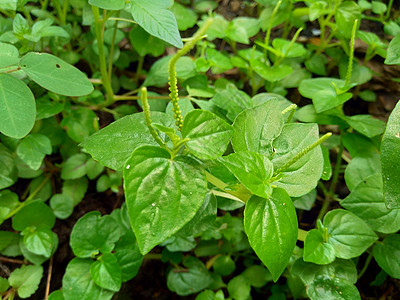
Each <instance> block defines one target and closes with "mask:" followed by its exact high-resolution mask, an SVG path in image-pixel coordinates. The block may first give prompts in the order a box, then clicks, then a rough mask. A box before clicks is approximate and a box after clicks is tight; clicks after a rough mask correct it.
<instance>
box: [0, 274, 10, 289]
mask: <svg viewBox="0 0 400 300" xmlns="http://www.w3.org/2000/svg"><path fill="white" fill-rule="evenodd" d="M9 287H10V284H9V283H8V280H7V279H6V278H3V277H0V293H4V292H6V291H7V290H8V288H9Z"/></svg>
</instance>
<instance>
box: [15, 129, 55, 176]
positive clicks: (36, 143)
mask: <svg viewBox="0 0 400 300" xmlns="http://www.w3.org/2000/svg"><path fill="white" fill-rule="evenodd" d="M16 152H17V155H18V156H19V157H20V158H21V159H22V161H24V162H25V163H26V164H27V165H28V166H29V167H30V168H31V169H32V170H38V169H39V168H40V166H41V164H42V161H43V158H44V157H45V156H46V154H47V155H49V154H51V152H52V147H51V141H50V139H49V138H48V137H47V136H45V135H43V134H39V133H34V134H30V135H28V136H27V137H25V138H24V139H23V140H22V141H21V143H20V144H19V145H18V147H17V151H16Z"/></svg>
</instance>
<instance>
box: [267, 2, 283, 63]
mask: <svg viewBox="0 0 400 300" xmlns="http://www.w3.org/2000/svg"><path fill="white" fill-rule="evenodd" d="M281 4H282V0H279V1H278V2H277V3H276V5H275V7H274V10H273V11H272V14H271V17H270V19H269V23H268V28H267V33H266V34H265V39H264V44H265V46H268V45H269V40H270V38H271V31H272V25H273V24H274V19H275V16H276V14H277V13H278V10H279V7H280V6H281ZM264 52H265V58H267V51H264Z"/></svg>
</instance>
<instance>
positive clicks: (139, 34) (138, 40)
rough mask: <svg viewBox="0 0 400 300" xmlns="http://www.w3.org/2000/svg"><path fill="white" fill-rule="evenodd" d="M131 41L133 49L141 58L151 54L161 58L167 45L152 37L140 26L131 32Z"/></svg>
mask: <svg viewBox="0 0 400 300" xmlns="http://www.w3.org/2000/svg"><path fill="white" fill-rule="evenodd" d="M129 39H130V40H131V43H132V45H133V48H134V49H135V50H136V52H137V53H138V54H139V55H140V56H146V55H147V54H150V55H152V56H154V57H157V56H160V55H161V54H163V53H164V51H165V43H164V42H163V41H161V40H160V39H158V38H156V37H154V36H152V35H150V34H149V33H147V31H145V30H144V29H143V28H142V27H140V26H135V27H133V28H132V30H131V31H130V32H129Z"/></svg>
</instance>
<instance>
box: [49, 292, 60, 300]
mask: <svg viewBox="0 0 400 300" xmlns="http://www.w3.org/2000/svg"><path fill="white" fill-rule="evenodd" d="M48 300H64V295H63V293H62V290H56V291H54V292H52V293H51V294H50V295H49V298H48Z"/></svg>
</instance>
